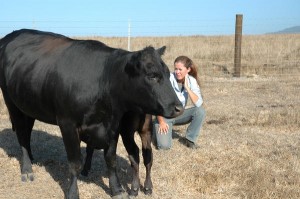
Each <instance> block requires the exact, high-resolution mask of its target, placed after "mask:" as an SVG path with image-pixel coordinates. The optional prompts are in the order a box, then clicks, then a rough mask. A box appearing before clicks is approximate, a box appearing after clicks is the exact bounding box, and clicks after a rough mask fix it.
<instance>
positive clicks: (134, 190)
mask: <svg viewBox="0 0 300 199" xmlns="http://www.w3.org/2000/svg"><path fill="white" fill-rule="evenodd" d="M138 193H139V189H130V192H129V196H130V197H132V198H133V197H136V196H137V195H138Z"/></svg>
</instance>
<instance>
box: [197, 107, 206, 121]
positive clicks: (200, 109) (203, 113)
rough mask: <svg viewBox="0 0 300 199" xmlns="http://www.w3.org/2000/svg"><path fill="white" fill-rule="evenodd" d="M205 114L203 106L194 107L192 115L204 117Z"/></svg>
mask: <svg viewBox="0 0 300 199" xmlns="http://www.w3.org/2000/svg"><path fill="white" fill-rule="evenodd" d="M205 115H206V111H205V109H204V108H203V106H200V107H196V109H195V112H194V116H198V117H201V118H204V117H205Z"/></svg>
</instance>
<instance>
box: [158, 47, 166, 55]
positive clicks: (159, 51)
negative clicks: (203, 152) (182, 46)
mask: <svg viewBox="0 0 300 199" xmlns="http://www.w3.org/2000/svg"><path fill="white" fill-rule="evenodd" d="M165 50H166V46H163V47H161V48H159V49H157V52H158V54H160V55H163V54H164V53H165Z"/></svg>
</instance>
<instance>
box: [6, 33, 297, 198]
mask: <svg viewBox="0 0 300 199" xmlns="http://www.w3.org/2000/svg"><path fill="white" fill-rule="evenodd" d="M90 39H99V40H101V41H103V42H104V43H106V44H108V45H110V46H113V47H119V48H124V49H126V48H127V39H126V38H98V37H94V38H90ZM131 42H132V46H131V50H138V49H141V48H143V47H145V46H147V45H152V46H154V47H160V46H162V45H166V46H167V51H166V53H165V55H164V57H163V59H164V60H165V62H166V63H167V64H168V65H169V66H170V69H171V70H172V64H173V63H172V62H173V60H174V59H175V57H176V56H178V55H182V54H184V55H187V56H189V57H191V58H192V59H193V60H194V61H195V62H196V63H197V64H198V66H199V72H200V79H201V81H202V82H201V87H202V93H203V97H204V101H205V104H204V106H205V109H206V111H207V117H206V121H205V124H204V126H203V129H202V131H201V136H200V139H199V141H198V144H199V145H200V148H199V149H198V150H190V149H188V148H186V147H185V146H183V145H182V144H181V143H180V142H179V138H180V137H181V136H184V133H185V132H184V130H185V128H184V127H175V128H174V133H173V137H174V139H173V148H172V149H171V150H169V151H158V150H156V149H153V152H154V164H153V168H152V178H153V185H154V190H153V194H152V196H145V195H144V194H143V193H142V192H140V193H139V196H138V197H137V199H139V198H153V199H171V198H172V199H199V198H203V199H228V198H229V199H238V198H252V199H254V198H257V199H281V198H282V199H283V198H284V199H286V198H291V199H296V198H300V98H299V93H300V35H257V36H244V37H243V41H242V66H243V67H242V77H241V78H234V77H232V73H233V53H234V52H233V51H234V36H193V37H149V38H147V37H144V38H142V37H141V38H132V40H131ZM136 141H137V143H138V145H139V146H140V145H141V143H140V141H139V138H138V137H136ZM31 144H32V151H33V155H34V158H35V162H34V164H33V170H34V173H35V178H36V179H35V181H33V182H30V183H22V182H21V180H20V165H19V160H20V157H21V150H20V148H19V145H18V143H17V138H16V135H15V133H14V132H12V130H11V125H10V122H9V118H8V115H7V110H6V107H5V105H4V102H3V98H2V95H0V173H1V175H0V182H1V183H0V198H1V199H2V198H3V199H6V198H11V199H21V198H22V199H27V198H28V199H29V198H30V199H35V198H36V199H39V198H49V199H50V198H51V199H52V198H55V199H56V198H57V199H60V198H64V192H65V191H66V190H67V187H66V186H67V184H68V165H67V160H66V154H65V150H64V146H63V142H62V139H61V135H60V132H59V129H58V127H57V126H51V125H46V124H44V123H41V122H36V123H35V126H34V131H33V134H32V142H31ZM84 150H85V144H82V153H83V154H85V153H84ZM117 154H118V159H117V160H118V175H119V177H120V179H121V183H122V185H123V186H124V189H128V187H130V182H131V168H130V164H129V161H128V158H127V154H126V151H125V148H124V146H123V143H122V140H120V142H119V143H118V151H117ZM140 171H141V182H143V180H144V178H145V170H144V167H143V165H141V166H140ZM78 185H79V192H80V197H81V198H83V199H96V198H110V195H109V188H108V176H107V171H106V166H105V162H104V159H103V152H102V151H97V152H96V153H95V154H94V159H93V165H92V171H91V173H90V175H89V177H87V178H80V180H79V181H78Z"/></svg>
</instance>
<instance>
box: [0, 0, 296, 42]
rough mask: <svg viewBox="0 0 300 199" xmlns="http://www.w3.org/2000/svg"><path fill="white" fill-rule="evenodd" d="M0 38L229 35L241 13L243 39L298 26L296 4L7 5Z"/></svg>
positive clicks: (130, 0) (20, 1) (243, 0)
mask: <svg viewBox="0 0 300 199" xmlns="http://www.w3.org/2000/svg"><path fill="white" fill-rule="evenodd" d="M0 7H1V11H0V37H2V36H4V35H6V34H8V33H10V32H11V31H13V30H17V29H20V28H34V29H39V30H45V31H52V32H57V33H60V34H65V35H68V36H77V35H79V36H82V35H85V36H87V35H99V36H127V35H128V26H129V21H130V27H131V28H130V32H131V36H168V35H176V36H177V35H228V34H234V31H235V29H234V25H235V16H236V14H243V34H264V33H268V32H274V31H278V30H282V29H284V28H288V27H291V26H299V25H300V0H281V1H279V0H206V1H204V0H168V1H164V0H106V1H101V0H77V1H75V0H52V1H49V0H8V1H6V0H5V1H1V4H0Z"/></svg>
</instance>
